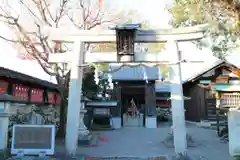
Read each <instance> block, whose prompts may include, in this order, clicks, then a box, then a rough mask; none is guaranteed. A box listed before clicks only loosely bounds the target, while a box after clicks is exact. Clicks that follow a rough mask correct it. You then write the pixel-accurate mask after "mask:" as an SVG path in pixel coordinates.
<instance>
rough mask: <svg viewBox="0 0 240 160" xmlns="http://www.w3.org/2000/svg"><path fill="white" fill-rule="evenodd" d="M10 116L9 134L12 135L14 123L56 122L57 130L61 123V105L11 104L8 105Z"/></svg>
mask: <svg viewBox="0 0 240 160" xmlns="http://www.w3.org/2000/svg"><path fill="white" fill-rule="evenodd" d="M7 112H8V113H10V115H11V116H10V117H9V136H10V137H11V136H12V127H13V125H14V124H54V125H55V126H56V131H57V130H58V128H59V123H60V107H59V106H53V105H23V104H16V103H14V104H10V105H8V107H7Z"/></svg>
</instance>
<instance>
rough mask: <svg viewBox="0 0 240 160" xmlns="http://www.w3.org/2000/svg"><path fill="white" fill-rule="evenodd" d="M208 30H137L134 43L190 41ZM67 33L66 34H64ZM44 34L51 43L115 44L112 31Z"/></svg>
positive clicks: (52, 30)
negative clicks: (78, 41) (79, 41)
mask: <svg viewBox="0 0 240 160" xmlns="http://www.w3.org/2000/svg"><path fill="white" fill-rule="evenodd" d="M207 28H209V25H208V24H204V25H199V26H194V27H186V28H178V29H161V30H137V33H136V37H135V41H136V42H143V43H151V42H166V41H168V40H177V41H190V40H196V39H201V38H203V36H204V34H203V32H204V31H206V30H207ZM66 31H68V32H66ZM44 34H45V35H46V36H48V37H49V38H50V39H51V40H53V41H65V42H73V41H75V40H81V41H82V42H91V43H104V42H105V43H106V42H115V41H116V33H115V31H114V30H105V31H95V30H76V29H69V28H68V29H67V28H47V27H46V28H44Z"/></svg>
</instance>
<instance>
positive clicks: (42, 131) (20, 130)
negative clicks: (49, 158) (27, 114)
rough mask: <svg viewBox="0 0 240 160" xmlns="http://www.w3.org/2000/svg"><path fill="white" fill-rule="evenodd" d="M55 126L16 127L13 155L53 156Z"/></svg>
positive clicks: (12, 148) (12, 147) (13, 137)
mask: <svg viewBox="0 0 240 160" xmlns="http://www.w3.org/2000/svg"><path fill="white" fill-rule="evenodd" d="M54 149H55V125H32V124H30V125H28V124H23V125H20V124H18V125H14V126H13V136H12V144H11V154H12V155H19V154H23V155H39V156H40V155H53V154H54Z"/></svg>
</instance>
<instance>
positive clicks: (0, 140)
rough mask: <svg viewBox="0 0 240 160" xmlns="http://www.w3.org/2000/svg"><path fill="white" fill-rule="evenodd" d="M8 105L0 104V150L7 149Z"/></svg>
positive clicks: (5, 103)
mask: <svg viewBox="0 0 240 160" xmlns="http://www.w3.org/2000/svg"><path fill="white" fill-rule="evenodd" d="M9 105H10V104H9V103H7V102H0V106H1V107H0V108H1V111H0V150H5V149H7V145H8V125H9V113H8V109H9V108H8V107H9Z"/></svg>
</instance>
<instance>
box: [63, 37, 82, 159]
mask: <svg viewBox="0 0 240 160" xmlns="http://www.w3.org/2000/svg"><path fill="white" fill-rule="evenodd" d="M83 54H84V43H82V42H80V41H78V40H76V41H75V42H74V53H73V55H72V60H71V62H72V63H71V75H70V84H69V95H68V110H67V126H66V137H65V145H66V150H67V153H68V154H69V155H72V156H74V155H75V153H76V149H77V146H78V127H79V116H80V114H79V113H80V106H81V92H82V76H83V67H80V66H81V65H82V64H83V59H84V55H83Z"/></svg>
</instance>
